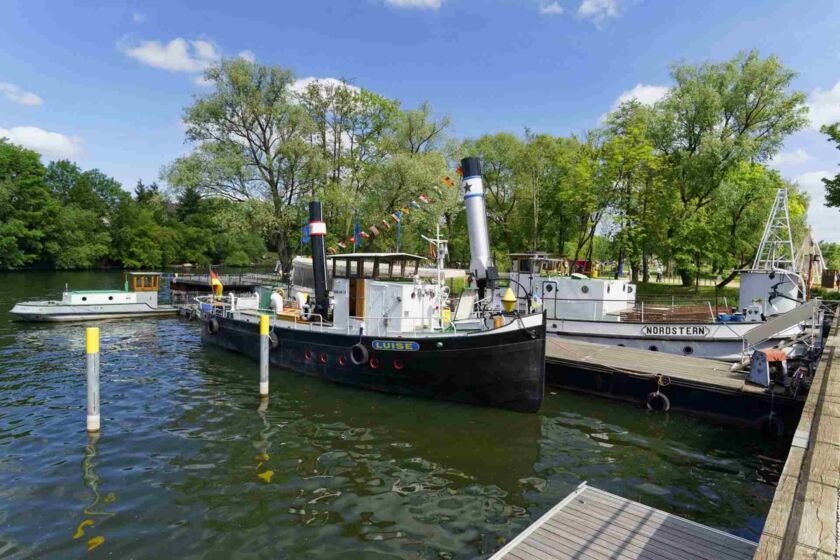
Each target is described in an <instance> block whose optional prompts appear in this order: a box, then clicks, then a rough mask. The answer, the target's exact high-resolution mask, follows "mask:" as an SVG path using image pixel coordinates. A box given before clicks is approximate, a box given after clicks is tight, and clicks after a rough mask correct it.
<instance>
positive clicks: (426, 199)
mask: <svg viewBox="0 0 840 560" xmlns="http://www.w3.org/2000/svg"><path fill="white" fill-rule="evenodd" d="M420 200H422V201H423V202H424V203H426V204H428V203H429V197H428V196H426V195H425V194H421V195H420Z"/></svg>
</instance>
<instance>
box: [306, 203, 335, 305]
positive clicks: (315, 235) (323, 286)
mask: <svg viewBox="0 0 840 560" xmlns="http://www.w3.org/2000/svg"><path fill="white" fill-rule="evenodd" d="M326 235H327V224H325V223H324V214H323V213H322V211H321V203H320V202H318V201H317V200H313V201H312V202H310V203H309V238H310V240H311V243H312V273H313V277H314V279H315V313H318V314H319V315H321V317H323V318H324V319H326V318H327V312H328V311H329V306H330V299H329V293H328V292H327V254H326V251H325V249H324V237H325V236H326Z"/></svg>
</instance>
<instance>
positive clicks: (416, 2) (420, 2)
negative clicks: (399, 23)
mask: <svg viewBox="0 0 840 560" xmlns="http://www.w3.org/2000/svg"><path fill="white" fill-rule="evenodd" d="M385 3H386V4H388V5H389V6H393V7H395V8H411V9H417V10H439V9H440V6H441V4H443V0H385Z"/></svg>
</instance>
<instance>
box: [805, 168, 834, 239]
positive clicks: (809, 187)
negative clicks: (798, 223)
mask: <svg viewBox="0 0 840 560" xmlns="http://www.w3.org/2000/svg"><path fill="white" fill-rule="evenodd" d="M833 176H834V172H832V171H809V172H808V173H803V174H802V175H799V176H797V177H796V178H795V179H794V181H796V182H797V183H798V184H799V186H801V187H802V188H803V189H804V190H805V192H807V193H808V194H809V195H810V196H811V204H810V205H809V208H808V223H810V224H811V227H812V228H813V229H814V234H815V235H816V237H817V239H819V240H825V241H840V220H838V219H837V218H838V217H840V210H838V209H837V208H828V207H827V206H825V184H824V183H823V182H822V179H823V178H829V177H833Z"/></svg>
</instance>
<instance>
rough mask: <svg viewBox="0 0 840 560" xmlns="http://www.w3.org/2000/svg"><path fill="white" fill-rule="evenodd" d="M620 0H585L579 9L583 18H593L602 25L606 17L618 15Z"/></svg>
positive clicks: (597, 23) (596, 23)
mask: <svg viewBox="0 0 840 560" xmlns="http://www.w3.org/2000/svg"><path fill="white" fill-rule="evenodd" d="M618 3H619V0H583V1H582V2H581V3H580V6H579V7H578V10H577V15H578V17H579V18H582V19H589V20H592V21H593V22H594V23H595V25H598V26H600V25H601V24H602V23H603V22H604V21H605V20H606V19H608V18H615V17H618V12H619V9H618Z"/></svg>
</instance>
